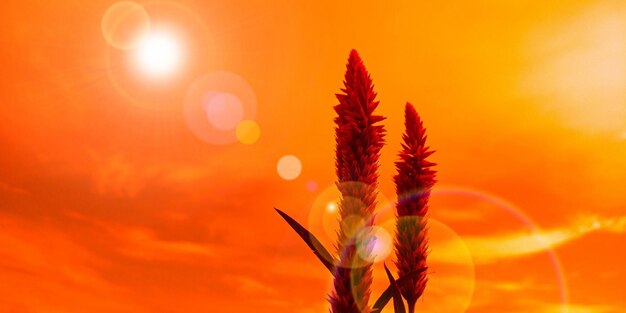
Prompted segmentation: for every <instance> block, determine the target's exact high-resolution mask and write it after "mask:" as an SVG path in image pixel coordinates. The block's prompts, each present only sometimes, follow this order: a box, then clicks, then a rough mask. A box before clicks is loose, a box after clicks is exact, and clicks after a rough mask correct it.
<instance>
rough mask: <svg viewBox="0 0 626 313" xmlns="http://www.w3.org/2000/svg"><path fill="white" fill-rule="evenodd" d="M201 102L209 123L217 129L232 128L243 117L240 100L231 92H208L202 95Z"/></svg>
mask: <svg viewBox="0 0 626 313" xmlns="http://www.w3.org/2000/svg"><path fill="white" fill-rule="evenodd" d="M203 103H204V111H205V112H206V115H207V118H208V120H209V123H211V124H212V125H213V126H214V127H215V128H217V129H220V130H230V129H233V128H235V127H237V124H239V122H241V120H242V119H243V106H242V105H241V101H240V100H239V98H237V96H235V95H233V94H230V93H224V92H208V93H206V94H205V96H204V99H203Z"/></svg>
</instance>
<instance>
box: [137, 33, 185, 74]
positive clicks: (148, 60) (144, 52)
mask: <svg viewBox="0 0 626 313" xmlns="http://www.w3.org/2000/svg"><path fill="white" fill-rule="evenodd" d="M135 57H136V61H137V64H138V65H139V68H140V69H141V70H142V71H144V72H145V73H147V74H149V75H150V76H155V77H163V76H166V75H169V74H172V73H174V72H175V71H176V70H177V69H178V68H179V67H180V63H181V57H182V51H181V47H180V42H178V41H177V40H176V38H174V37H173V36H172V35H171V34H169V33H164V32H151V33H148V34H146V35H145V36H144V37H142V38H140V39H139V42H138V43H137V46H136V50H135Z"/></svg>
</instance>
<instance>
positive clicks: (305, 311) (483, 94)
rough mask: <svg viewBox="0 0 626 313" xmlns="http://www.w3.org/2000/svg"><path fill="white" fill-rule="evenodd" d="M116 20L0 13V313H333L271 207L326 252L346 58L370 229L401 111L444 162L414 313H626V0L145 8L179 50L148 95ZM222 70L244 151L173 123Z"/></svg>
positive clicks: (384, 190)
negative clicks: (105, 23)
mask: <svg viewBox="0 0 626 313" xmlns="http://www.w3.org/2000/svg"><path fill="white" fill-rule="evenodd" d="M114 3H115V1H108V0H98V1H77V0H69V1H44V0H29V1H16V0H6V1H3V2H2V3H1V4H0V49H1V51H0V55H1V56H2V57H1V58H0V65H1V67H0V68H1V69H2V75H1V76H0V100H1V106H2V109H1V110H0V313H22V312H33V313H35V312H37V313H38V312H54V313H56V312H90V313H99V312H133V313H139V312H209V311H211V312H274V313H276V312H285V313H287V312H297V313H309V312H327V311H328V305H327V302H326V300H325V297H326V296H327V293H328V292H329V289H330V287H331V277H330V275H329V274H328V273H327V272H326V270H325V269H324V267H323V266H322V265H321V264H319V262H318V261H317V260H316V259H315V257H314V256H313V255H312V254H311V253H310V251H309V250H308V249H307V248H306V246H305V245H304V244H303V243H302V242H300V239H299V238H297V236H296V235H295V234H294V233H293V232H292V231H291V230H290V229H289V228H288V226H287V225H286V223H284V221H282V220H281V219H280V217H279V216H278V215H277V214H276V212H274V210H273V208H274V207H278V208H280V209H282V210H283V211H285V212H287V213H288V214H290V215H291V216H293V217H294V218H296V219H297V220H299V221H300V222H302V223H303V224H306V225H309V226H310V227H311V228H312V231H314V232H315V233H316V234H318V235H319V236H320V237H321V238H324V239H323V241H324V242H325V243H327V244H329V245H330V244H331V243H332V239H333V234H332V228H333V225H332V220H333V219H332V218H330V219H329V218H328V217H327V216H322V215H324V214H329V212H328V211H325V209H324V207H323V206H324V203H325V201H327V200H319V199H320V197H327V196H328V194H329V192H327V189H328V188H329V187H331V186H332V185H333V182H334V180H335V176H334V170H333V166H334V137H333V136H334V128H333V127H334V124H333V117H334V114H335V113H334V111H333V109H332V107H333V105H334V104H335V103H336V100H335V98H334V94H335V93H337V92H339V89H340V88H341V86H342V85H341V84H342V78H343V72H344V70H345V62H346V60H347V57H348V53H349V51H350V49H352V48H355V49H357V50H358V51H359V53H360V55H361V57H362V58H363V60H364V62H365V65H366V67H367V68H368V70H369V71H370V73H371V75H372V78H373V80H374V83H375V89H376V91H377V92H378V99H379V100H380V106H379V109H378V113H379V114H381V115H384V116H386V117H387V119H386V120H385V121H384V124H385V127H386V129H387V146H386V147H385V148H384V149H383V150H382V156H381V159H380V164H381V169H380V192H381V199H383V198H384V199H386V200H384V201H381V205H380V206H381V209H380V210H381V215H380V218H379V223H380V224H381V225H383V224H384V225H387V226H389V225H391V227H387V228H388V229H390V230H392V229H393V220H392V219H393V213H392V211H390V209H389V205H388V203H389V202H393V201H394V199H395V192H394V186H393V183H392V176H393V175H394V173H395V172H394V171H395V170H394V165H393V162H394V161H395V160H396V153H397V151H398V150H399V148H400V138H401V134H402V131H403V125H402V123H403V115H402V114H403V107H404V103H405V102H406V101H410V102H411V103H413V104H415V106H416V108H417V110H418V112H419V113H420V114H421V116H422V118H423V120H424V123H425V126H426V127H427V129H428V135H429V136H428V142H429V145H430V146H431V147H432V148H433V149H434V150H436V151H437V152H436V153H435V154H434V155H433V156H432V160H433V161H434V162H437V163H438V166H437V170H438V184H437V187H436V188H435V190H434V191H433V196H432V199H431V217H432V219H433V223H432V226H431V234H432V239H431V240H432V243H431V250H432V254H431V261H432V262H431V264H432V266H431V269H430V284H429V287H428V288H427V290H426V293H425V294H424V297H423V298H422V299H421V300H420V301H419V303H418V309H419V310H420V311H421V312H426V311H428V312H453V313H455V312H458V313H462V312H470V313H472V312H476V313H478V312H480V313H491V312H494V313H495V312H498V313H501V312H507V313H526V312H540V313H553V312H554V313H564V312H569V313H618V312H624V311H625V310H626V299H625V298H624V294H625V293H626V288H625V287H624V286H623V282H624V280H626V270H625V269H624V266H623V265H624V264H625V263H626V252H624V248H623V247H624V242H625V237H624V236H625V233H626V192H625V187H624V186H626V162H625V161H624V160H626V3H624V2H623V1H448V2H437V1H434V2H433V1H387V2H385V1H315V2H310V1H256V0H253V1H194V0H184V1H177V2H174V1H168V0H164V1H146V2H141V1H138V3H139V4H141V5H142V6H143V7H144V8H145V10H146V12H147V13H148V15H149V17H150V21H151V26H155V25H159V24H160V25H167V26H168V27H170V28H171V29H174V30H176V33H177V36H178V39H179V40H180V42H181V46H182V47H183V48H182V49H183V51H184V58H183V62H182V63H181V67H180V69H179V70H178V71H177V72H176V73H174V74H172V75H171V76H168V77H165V78H163V79H160V80H154V79H151V78H150V77H146V76H145V75H144V74H142V73H140V72H139V71H138V70H137V68H136V67H135V66H133V65H132V62H131V61H132V57H131V54H132V53H131V52H130V51H126V50H120V49H118V48H116V47H112V46H111V45H109V44H108V43H107V41H106V40H105V37H104V36H103V34H102V30H101V23H102V18H103V16H104V14H105V12H106V11H107V9H108V8H109V7H110V6H111V5H112V4H114ZM215 72H220V73H231V74H234V75H236V76H237V77H239V78H241V79H242V80H243V81H245V82H246V83H247V84H248V86H249V88H250V90H251V94H249V95H248V96H242V97H243V98H242V99H244V100H243V101H247V102H246V103H244V107H245V106H246V105H249V106H250V107H251V110H255V112H248V113H249V116H244V118H246V119H251V120H254V121H255V122H256V123H258V125H259V127H260V138H259V139H258V141H256V142H253V143H252V144H242V143H239V142H237V141H236V140H230V141H228V142H227V143H226V144H212V143H210V142H207V141H206V140H202V139H200V138H199V137H198V136H199V135H198V134H197V132H198V130H197V129H196V130H195V131H196V132H194V130H192V129H190V128H189V127H188V124H189V121H188V120H186V117H185V114H184V110H185V102H186V99H188V90H189V88H190V86H192V85H193V84H194V81H196V79H197V78H198V77H205V75H210V74H211V73H215ZM233 88H234V89H233V90H235V91H233V93H237V92H242V93H245V92H244V91H241V90H242V89H241V88H239V89H237V88H235V87H233ZM246 97H247V98H246ZM246 99H252V100H246ZM248 113H246V114H248ZM233 138H234V137H233ZM285 155H293V156H295V157H297V158H298V159H299V160H300V161H301V165H302V170H301V173H300V174H299V175H298V177H296V178H295V179H293V180H285V179H283V178H281V176H279V175H278V173H277V163H278V161H279V159H281V158H282V157H283V156H285ZM330 193H331V194H332V192H330ZM330 197H331V198H329V199H330V200H332V196H330ZM330 200H328V201H330ZM320 201H321V202H320ZM385 202H387V204H385ZM319 203H322V204H321V205H322V208H320V207H317V206H318V205H319ZM325 212H326V213H325ZM316 219H319V220H316ZM324 219H325V220H326V222H324V223H326V224H324V223H323V222H320V221H322V220H324ZM328 221H331V222H328ZM329 223H330V224H329ZM324 225H325V226H324ZM385 227H386V226H385ZM329 248H330V246H329ZM385 262H386V263H387V264H388V265H390V266H392V267H393V253H392V254H391V256H390V257H389V258H388V259H386V260H385ZM381 268H382V263H377V264H376V276H375V285H374V286H373V293H374V298H375V297H376V296H377V295H378V294H379V293H380V290H381V289H382V288H384V286H385V285H386V283H385V277H384V274H381ZM387 312H390V311H387Z"/></svg>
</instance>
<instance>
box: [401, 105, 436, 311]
mask: <svg viewBox="0 0 626 313" xmlns="http://www.w3.org/2000/svg"><path fill="white" fill-rule="evenodd" d="M404 125H405V128H406V129H405V133H404V135H403V136H402V139H403V143H402V151H401V152H400V153H399V157H400V160H399V161H397V162H396V169H397V171H398V174H397V175H395V176H394V182H395V184H396V194H397V196H398V202H397V204H396V215H397V220H396V238H395V242H394V246H395V251H396V267H397V268H398V276H400V277H403V276H405V275H407V274H409V273H411V272H413V271H415V270H418V269H425V268H426V256H427V254H428V241H427V231H426V221H427V217H426V214H427V213H428V199H429V197H430V189H431V187H432V186H433V185H434V184H435V171H434V170H432V169H431V167H432V166H434V165H436V164H435V163H432V162H429V161H427V160H426V158H427V157H428V156H430V155H431V154H433V152H434V151H431V150H429V147H427V146H426V129H424V125H423V124H422V121H421V119H420V117H419V115H418V114H417V111H415V108H414V107H413V106H412V105H411V104H410V103H407V104H406V109H405V122H404ZM426 281H427V277H426V272H422V273H421V274H420V275H417V276H416V277H415V278H413V279H411V280H410V281H408V282H407V283H406V284H403V285H402V286H400V290H401V292H402V296H403V297H404V298H405V299H406V300H407V304H408V306H409V313H413V312H414V311H415V303H416V302H417V299H419V297H420V296H421V295H422V293H423V292H424V289H425V287H426Z"/></svg>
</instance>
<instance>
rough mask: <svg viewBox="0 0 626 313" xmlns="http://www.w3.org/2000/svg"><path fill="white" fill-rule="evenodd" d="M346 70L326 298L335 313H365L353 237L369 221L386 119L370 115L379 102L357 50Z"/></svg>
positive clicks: (365, 291)
mask: <svg viewBox="0 0 626 313" xmlns="http://www.w3.org/2000/svg"><path fill="white" fill-rule="evenodd" d="M346 67H347V68H346V74H345V78H344V82H343V83H344V88H343V89H341V91H342V93H340V94H337V95H336V96H337V99H338V100H339V104H337V105H336V106H335V107H334V109H335V111H336V112H337V117H336V118H335V124H336V128H335V140H336V150H335V153H336V156H335V165H336V170H337V178H338V180H337V186H338V188H339V190H340V192H341V195H342V197H341V202H340V203H339V211H340V218H341V227H340V229H339V230H338V241H337V251H338V253H339V264H340V266H338V267H337V269H336V270H335V272H334V273H333V274H334V280H333V286H334V289H333V291H332V292H331V294H330V295H329V300H330V303H331V312H333V313H361V312H368V311H369V307H368V301H369V297H370V286H371V283H372V270H371V266H370V265H369V264H358V266H354V265H355V263H356V262H359V260H358V258H359V256H358V255H357V247H356V245H357V241H358V240H357V238H356V237H358V236H359V233H360V230H362V229H363V227H367V226H371V225H372V223H373V219H374V208H375V206H376V195H377V191H376V188H377V186H378V183H377V179H378V173H377V171H378V166H379V165H378V158H379V156H380V149H381V148H382V146H383V144H384V133H385V130H384V128H383V126H382V125H376V123H378V122H380V121H382V120H383V119H384V118H383V117H382V116H379V115H374V110H375V109H376V107H377V106H378V101H376V100H375V98H376V93H375V92H374V86H373V84H372V79H371V77H370V75H369V73H368V72H367V70H366V69H365V66H364V65H363V62H362V60H361V58H360V57H359V55H358V53H357V52H356V51H355V50H352V51H351V52H350V57H349V58H348V64H347V66H346ZM354 217H357V218H356V219H355V218H354Z"/></svg>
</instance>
